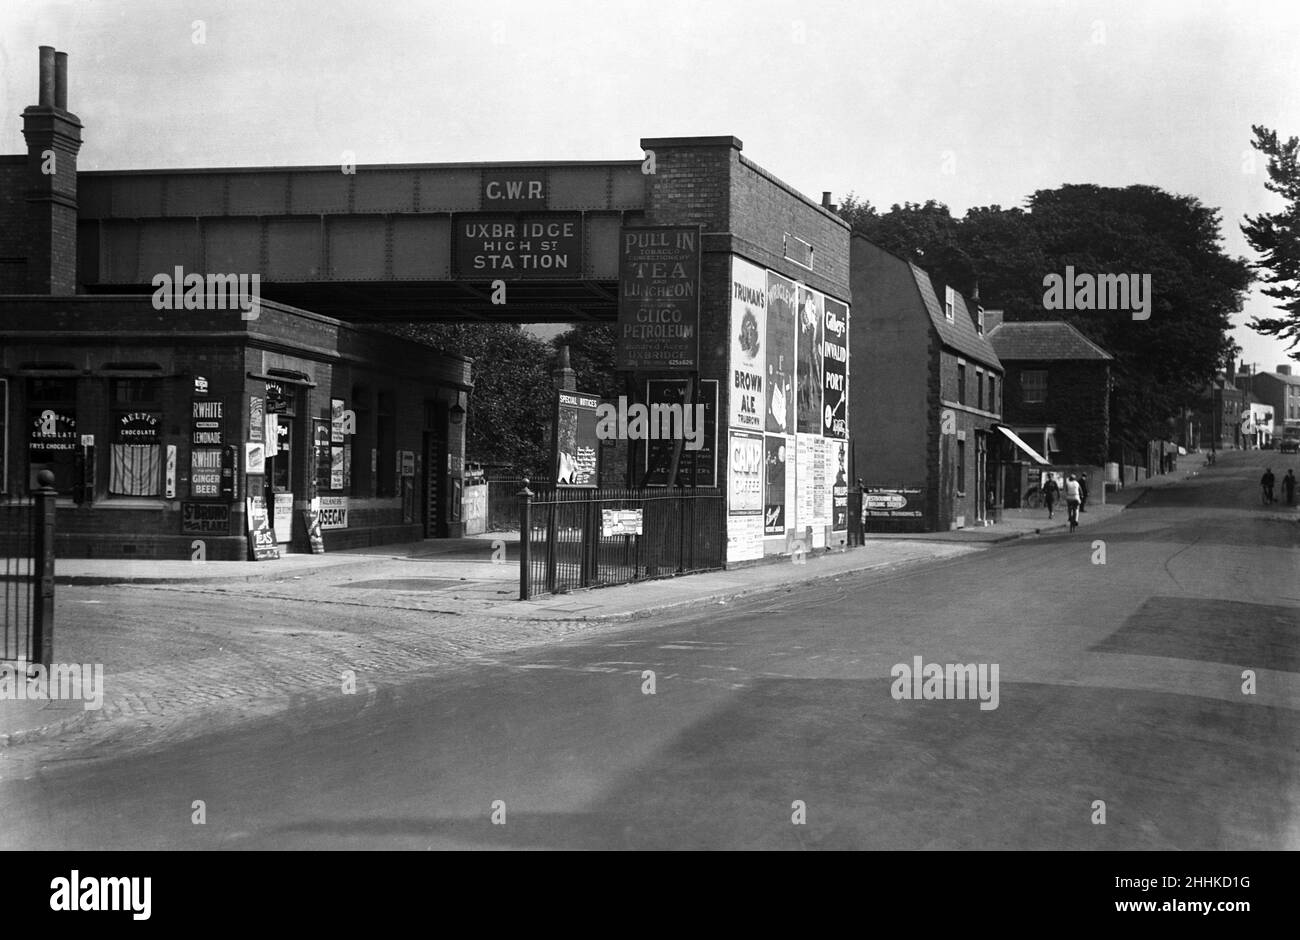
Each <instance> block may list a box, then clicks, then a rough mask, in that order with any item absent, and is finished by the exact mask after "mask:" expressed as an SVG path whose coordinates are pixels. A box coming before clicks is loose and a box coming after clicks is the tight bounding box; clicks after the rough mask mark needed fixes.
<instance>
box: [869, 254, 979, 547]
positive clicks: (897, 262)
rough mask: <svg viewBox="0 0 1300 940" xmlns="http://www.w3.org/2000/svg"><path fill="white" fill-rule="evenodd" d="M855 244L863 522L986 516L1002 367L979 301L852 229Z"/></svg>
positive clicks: (917, 527) (901, 525) (931, 525)
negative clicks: (940, 282) (864, 490)
mask: <svg viewBox="0 0 1300 940" xmlns="http://www.w3.org/2000/svg"><path fill="white" fill-rule="evenodd" d="M851 251H852V260H851V270H852V273H851V283H852V287H853V301H854V316H853V321H852V327H851V330H850V336H851V351H852V357H853V362H854V366H855V368H854V380H853V382H852V391H851V396H850V409H849V414H850V429H851V437H852V440H853V442H854V443H853V448H854V456H855V466H856V471H855V475H856V477H857V478H859V479H861V480H862V481H863V483H864V484H865V485H866V486H867V488H868V492H867V494H866V496H865V497H864V508H865V511H866V513H867V527H868V530H871V529H876V530H880V531H888V530H898V531H930V532H932V531H945V530H949V529H958V528H963V527H966V526H974V525H981V524H984V523H985V522H989V521H992V518H991V517H992V515H993V514H992V513H991V511H990V510H991V508H992V506H991V504H992V505H996V504H997V489H998V479H997V477H998V474H997V468H996V463H995V458H994V456H993V455H994V454H995V448H998V447H1000V444H999V443H998V441H1000V440H1001V439H1002V438H1003V435H1002V434H1001V432H1000V431H999V430H998V426H999V425H1000V423H1001V414H1002V396H1003V367H1002V364H1001V362H1000V361H999V359H998V356H997V354H996V353H995V352H994V350H993V347H992V346H991V345H990V344H989V341H988V339H987V338H986V337H985V335H984V323H983V310H982V308H980V307H979V305H978V303H977V302H974V301H972V302H969V303H968V302H967V300H966V298H964V297H963V296H962V295H961V294H960V293H958V292H957V291H955V290H953V289H951V288H949V287H946V286H944V285H936V284H935V283H934V282H933V281H932V280H931V278H930V276H929V275H928V274H927V273H926V272H925V271H923V270H921V269H920V268H918V267H917V266H916V265H914V264H910V263H909V262H907V261H904V260H903V259H902V258H899V257H897V256H895V255H893V254H890V253H889V252H887V251H885V250H884V249H882V248H880V247H878V246H876V245H874V244H872V243H871V242H869V241H867V240H866V239H865V238H863V237H862V236H860V235H856V234H855V235H854V236H853V241H852V249H851ZM990 491H992V492H993V499H992V500H990V497H989V494H990Z"/></svg>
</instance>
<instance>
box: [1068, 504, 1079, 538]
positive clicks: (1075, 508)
mask: <svg viewBox="0 0 1300 940" xmlns="http://www.w3.org/2000/svg"><path fill="white" fill-rule="evenodd" d="M1065 505H1066V509H1067V511H1068V513H1069V517H1070V531H1071V532H1073V531H1074V530H1075V529H1077V528H1079V504H1078V503H1077V502H1076V501H1074V500H1072V499H1071V500H1067V501H1066V504H1065Z"/></svg>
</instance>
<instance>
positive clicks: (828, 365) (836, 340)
mask: <svg viewBox="0 0 1300 940" xmlns="http://www.w3.org/2000/svg"><path fill="white" fill-rule="evenodd" d="M823 306H824V307H825V319H824V321H823V324H824V325H823V329H822V376H823V377H822V434H824V435H825V436H826V437H832V438H835V439H836V440H841V441H843V440H847V439H848V436H849V308H848V306H847V305H845V304H842V303H840V302H839V301H838V300H832V299H831V298H830V297H827V298H825V300H824V301H823Z"/></svg>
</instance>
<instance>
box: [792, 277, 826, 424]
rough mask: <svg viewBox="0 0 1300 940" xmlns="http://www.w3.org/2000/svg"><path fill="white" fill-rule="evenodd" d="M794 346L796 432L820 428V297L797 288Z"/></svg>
mask: <svg viewBox="0 0 1300 940" xmlns="http://www.w3.org/2000/svg"><path fill="white" fill-rule="evenodd" d="M798 298H799V338H798V343H799V346H798V349H797V351H796V352H797V360H798V361H797V365H796V369H797V381H796V383H795V384H796V386H797V388H798V399H797V403H796V406H795V407H796V409H797V413H796V418H795V429H796V430H797V431H798V432H799V433H800V434H820V433H821V430H822V296H821V294H818V293H817V292H816V291H811V290H808V289H807V288H805V287H800V288H799V290H798Z"/></svg>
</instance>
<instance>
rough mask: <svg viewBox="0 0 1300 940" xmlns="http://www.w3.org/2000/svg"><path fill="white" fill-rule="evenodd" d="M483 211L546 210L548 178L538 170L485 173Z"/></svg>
mask: <svg viewBox="0 0 1300 940" xmlns="http://www.w3.org/2000/svg"><path fill="white" fill-rule="evenodd" d="M482 196H483V209H484V211H488V212H490V211H492V210H494V209H545V208H546V177H545V174H543V173H542V172H540V171H538V170H492V171H491V172H487V171H485V172H484V173H483V193H482Z"/></svg>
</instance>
